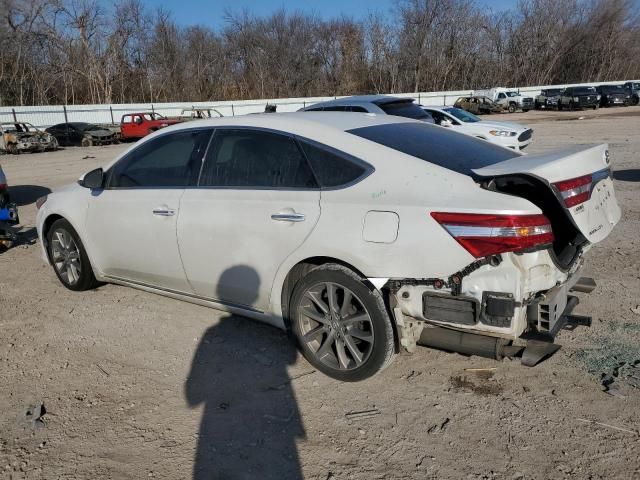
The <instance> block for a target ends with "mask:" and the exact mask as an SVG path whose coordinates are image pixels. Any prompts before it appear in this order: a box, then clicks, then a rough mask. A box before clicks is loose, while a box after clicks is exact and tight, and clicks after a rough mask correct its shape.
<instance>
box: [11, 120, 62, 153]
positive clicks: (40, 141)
mask: <svg viewBox="0 0 640 480" xmlns="http://www.w3.org/2000/svg"><path fill="white" fill-rule="evenodd" d="M57 149H58V141H57V140H56V138H55V137H54V136H53V135H51V134H49V133H47V132H43V131H42V130H40V129H38V128H36V127H34V126H33V125H31V124H30V123H26V122H2V123H0V151H2V152H5V153H10V154H16V153H22V152H44V151H45V150H57Z"/></svg>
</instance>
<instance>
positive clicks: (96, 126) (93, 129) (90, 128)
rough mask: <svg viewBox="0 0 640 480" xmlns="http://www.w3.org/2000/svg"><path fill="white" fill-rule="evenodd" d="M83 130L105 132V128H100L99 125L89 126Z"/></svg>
mask: <svg viewBox="0 0 640 480" xmlns="http://www.w3.org/2000/svg"><path fill="white" fill-rule="evenodd" d="M82 130H84V131H85V132H94V131H96V130H104V128H102V127H99V126H98V125H87V126H86V127H84V128H83V129H82Z"/></svg>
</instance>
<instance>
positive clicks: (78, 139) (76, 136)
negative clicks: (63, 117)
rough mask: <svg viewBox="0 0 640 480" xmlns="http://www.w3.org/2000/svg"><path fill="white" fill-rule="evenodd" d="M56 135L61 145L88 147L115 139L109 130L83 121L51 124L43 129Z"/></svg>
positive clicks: (106, 143)
mask: <svg viewBox="0 0 640 480" xmlns="http://www.w3.org/2000/svg"><path fill="white" fill-rule="evenodd" d="M45 131H46V132H47V133H49V134H50V135H53V136H54V137H56V140H58V143H59V144H60V145H62V146H65V147H66V146H81V147H90V146H92V145H109V144H112V143H115V142H116V141H117V138H116V134H115V133H114V132H112V131H111V130H109V129H107V128H104V127H101V126H99V125H94V124H93V123H85V122H69V123H59V124H57V125H53V126H52V127H49V128H47V129H46V130H45Z"/></svg>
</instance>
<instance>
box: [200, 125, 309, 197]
mask: <svg viewBox="0 0 640 480" xmlns="http://www.w3.org/2000/svg"><path fill="white" fill-rule="evenodd" d="M199 185H200V186H201V187H238V188H265V189H290V188H317V187H318V185H317V183H316V181H315V178H314V176H313V173H312V171H311V169H310V167H309V165H308V164H307V161H306V160H305V158H304V156H303V155H302V152H300V149H299V148H298V146H297V145H296V142H295V140H294V139H293V138H291V137H289V136H286V135H281V134H278V133H272V132H266V131H261V130H249V129H229V130H227V129H222V130H218V131H216V134H215V136H214V138H213V141H212V142H211V146H210V148H209V151H208V153H207V158H206V159H205V164H204V168H203V170H202V175H201V177H200V183H199Z"/></svg>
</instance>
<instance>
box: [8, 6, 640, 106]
mask: <svg viewBox="0 0 640 480" xmlns="http://www.w3.org/2000/svg"><path fill="white" fill-rule="evenodd" d="M148 5H149V4H145V3H143V2H142V1H141V0H115V2H114V3H110V4H107V3H105V2H101V1H98V0H0V14H1V17H2V18H0V105H47V104H101V103H135V102H171V101H194V102H195V101H216V100H235V99H251V98H281V97H308V96H324V95H352V94H362V93H378V92H379V93H394V92H418V91H438V90H458V89H475V88H481V87H490V86H497V85H500V86H525V85H545V84H558V83H577V82H589V81H607V80H620V79H637V78H640V16H639V12H638V4H637V1H636V0H526V1H525V0H521V1H520V2H519V3H518V5H517V7H515V8H514V9H512V10H508V11H499V12H496V11H492V10H488V9H487V8H486V7H485V6H484V4H481V3H480V2H479V1H476V0H396V3H395V4H393V6H392V7H391V8H390V9H389V11H386V12H381V13H368V14H365V16H364V17H363V18H358V19H354V18H350V17H345V16H343V17H339V18H332V19H324V18H320V17H318V16H317V15H312V14H306V13H300V12H295V11H289V12H288V11H285V10H279V11H276V12H274V13H273V14H271V15H269V16H264V17H259V16H255V15H253V14H252V13H251V12H250V11H241V12H228V13H227V14H226V15H225V19H224V23H223V26H222V27H220V28H218V29H214V28H211V27H209V26H206V25H193V26H181V25H178V24H177V23H176V21H175V20H174V19H173V18H172V16H171V14H170V13H169V12H167V11H165V10H163V9H161V8H150V7H149V6H148Z"/></svg>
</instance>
